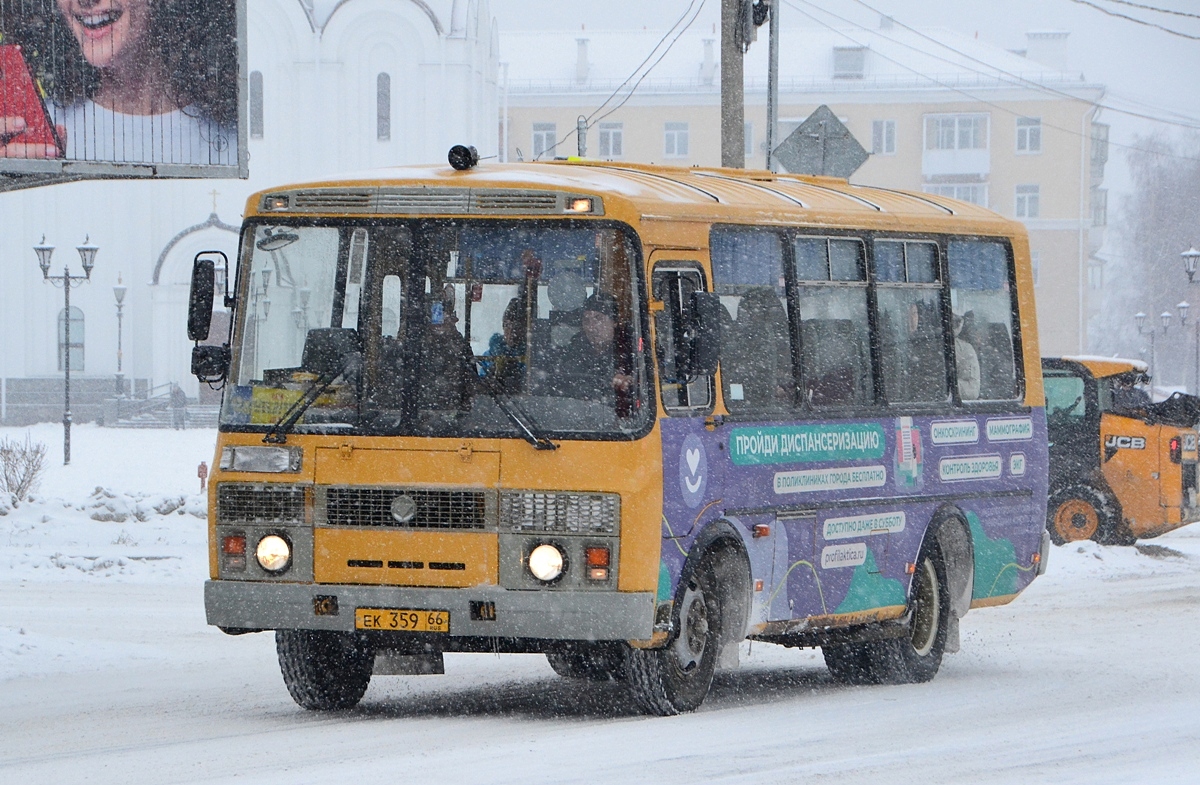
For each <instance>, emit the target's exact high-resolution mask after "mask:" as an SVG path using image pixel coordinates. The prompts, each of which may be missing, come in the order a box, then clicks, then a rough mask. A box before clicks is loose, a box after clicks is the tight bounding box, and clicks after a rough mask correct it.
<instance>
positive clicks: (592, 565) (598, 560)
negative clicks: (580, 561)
mask: <svg viewBox="0 0 1200 785" xmlns="http://www.w3.org/2000/svg"><path fill="white" fill-rule="evenodd" d="M609 558H610V554H609V550H608V548H606V547H604V546H602V545H592V546H589V547H588V548H586V549H584V560H585V561H586V562H587V575H588V578H589V579H590V580H593V581H606V580H608V567H609Z"/></svg>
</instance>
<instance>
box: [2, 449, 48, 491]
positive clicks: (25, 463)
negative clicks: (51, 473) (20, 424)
mask: <svg viewBox="0 0 1200 785" xmlns="http://www.w3.org/2000/svg"><path fill="white" fill-rule="evenodd" d="M45 468H46V445H45V444H42V443H41V442H35V441H33V440H32V439H30V437H29V434H25V442H24V444H22V443H21V442H19V441H16V440H15V439H8V438H3V439H0V493H11V494H12V495H13V496H15V497H16V498H17V499H18V500H19V501H24V500H25V499H28V498H29V494H31V493H33V492H34V491H36V490H37V487H38V483H40V482H41V476H42V471H43V470H44V469H45Z"/></svg>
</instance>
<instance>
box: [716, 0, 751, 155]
mask: <svg viewBox="0 0 1200 785" xmlns="http://www.w3.org/2000/svg"><path fill="white" fill-rule="evenodd" d="M744 4H745V0H721V166H725V167H730V168H734V169H742V168H744V167H745V166H746V98H745V90H744V84H743V68H742V55H743V54H744V53H745V44H744V42H743V40H742V35H743V27H744V24H745V23H744V13H745V12H744Z"/></svg>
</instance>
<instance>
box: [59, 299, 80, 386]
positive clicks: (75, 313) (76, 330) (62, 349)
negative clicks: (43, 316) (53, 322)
mask: <svg viewBox="0 0 1200 785" xmlns="http://www.w3.org/2000/svg"><path fill="white" fill-rule="evenodd" d="M70 348H71V370H72V371H82V370H83V311H81V310H80V309H78V308H76V307H75V306H71V345H70ZM66 350H67V311H66V309H65V308H64V309H63V310H61V311H59V312H58V370H60V371H61V370H64V368H65V366H64V364H63V360H64V358H65V356H66Z"/></svg>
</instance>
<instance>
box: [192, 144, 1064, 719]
mask: <svg viewBox="0 0 1200 785" xmlns="http://www.w3.org/2000/svg"><path fill="white" fill-rule="evenodd" d="M452 158H453V156H452ZM452 163H456V164H457V165H456V167H455V168H451V167H429V168H406V169H391V170H386V171H382V172H380V173H378V174H373V175H370V176H362V177H354V178H348V179H331V180H327V181H322V182H313V183H305V184H300V185H291V186H286V187H280V188H272V189H269V190H266V191H263V192H261V193H257V194H254V195H253V196H252V197H250V199H249V201H248V202H247V205H246V212H245V216H246V217H245V224H244V228H243V232H242V237H241V247H240V251H239V257H238V260H237V265H236V267H237V271H236V285H235V287H234V289H233V290H232V292H226V293H225V303H226V304H227V306H229V307H230V308H231V309H232V311H233V313H234V316H233V319H232V325H233V326H232V328H231V334H230V335H229V336H223V335H222V336H213V337H211V338H210V336H209V335H208V333H209V328H210V315H211V311H212V308H213V298H214V287H215V284H214V279H215V280H223V279H224V278H225V276H223V275H216V276H215V278H214V271H215V270H217V268H218V267H219V266H220V265H222V264H224V262H222V261H221V260H219V259H218V258H216V257H214V255H211V254H208V255H201V256H200V257H198V258H197V262H196V265H195V269H194V272H193V284H192V286H193V288H192V302H191V306H190V311H189V335H190V337H191V338H192V339H194V340H196V341H197V343H198V345H197V347H196V349H195V350H194V353H193V371H194V372H196V373H197V375H198V376H199V377H200V378H201V379H202V380H203V381H207V382H209V383H212V384H214V385H218V384H221V383H224V393H223V403H222V409H221V419H220V432H219V437H218V443H217V454H216V460H215V462H214V463H215V466H216V468H215V469H214V472H213V477H212V483H211V490H210V496H209V502H210V505H209V510H210V514H209V533H210V550H209V557H210V569H211V574H210V580H209V581H208V582H207V583H206V585H205V607H206V611H207V617H208V621H209V623H210V624H213V625H216V626H218V627H220V628H221V629H222V630H224V631H225V632H228V633H233V634H239V633H245V632H258V631H266V630H274V631H275V634H276V642H277V650H278V655H279V661H280V667H281V670H282V673H283V677H284V681H285V683H286V685H287V687H288V689H289V691H290V693H291V695H292V697H293V698H294V699H295V700H296V702H297V703H298V704H299V705H301V706H303V707H305V708H308V709H316V710H322V709H333V708H344V707H349V706H353V705H355V704H356V703H357V702H358V701H359V700H360V699H361V697H362V695H363V693H364V691H365V690H366V687H367V684H368V682H369V680H370V679H371V677H372V675H381V674H429V673H441V672H442V668H443V665H442V655H443V653H445V652H535V653H536V652H542V653H545V655H546V657H547V658H548V660H549V663H550V665H551V666H552V667H553V668H554V670H555V671H557V672H558V673H559V674H561V675H563V676H566V677H575V678H591V679H610V678H611V679H619V680H622V681H624V682H625V683H626V684H627V686H628V690H629V694H630V696H631V699H632V700H634V701H635V702H636V703H637V705H639V706H640V707H642V708H643V710H645V711H647V712H650V713H656V714H663V715H667V714H675V713H679V712H684V711H689V710H692V709H694V708H695V707H697V706H698V705H699V704H700V703H701V702H702V701H703V699H704V697H705V695H706V694H707V692H708V690H709V687H710V684H711V681H712V678H713V673H714V671H715V670H716V669H718V668H731V667H735V666H736V664H737V661H738V652H739V643H740V642H741V641H743V640H745V639H747V638H750V639H753V640H761V641H769V642H773V643H778V644H783V645H787V646H795V647H816V646H819V647H821V648H822V650H823V654H824V657H825V660H826V662H827V664H828V666H829V668H830V671H831V673H832V674H833V676H834V677H835V678H837V679H839V680H842V681H847V682H853V683H889V682H890V683H895V682H916V681H925V680H928V679H930V678H932V677H933V676H934V674H935V673H936V672H937V670H938V667H939V665H940V663H941V660H942V655H943V653H945V652H950V651H956V650H957V648H958V624H959V620H960V619H961V618H962V616H963V615H964V614H965V613H966V612H967V610H968V609H970V608H973V607H978V606H988V605H999V604H1003V603H1007V602H1009V601H1011V600H1012V599H1013V598H1014V597H1016V596H1017V594H1018V593H1019V592H1020V591H1021V590H1022V589H1024V587H1025V586H1027V585H1028V584H1029V583H1030V582H1031V581H1032V580H1033V578H1034V577H1035V575H1037V574H1040V572H1041V570H1042V569H1043V568H1044V565H1045V554H1046V549H1047V538H1046V536H1045V526H1044V521H1045V516H1046V488H1047V473H1046V472H1047V468H1046V467H1047V446H1046V419H1045V412H1044V404H1043V390H1042V377H1041V369H1040V365H1039V359H1038V358H1039V353H1038V346H1037V331H1036V324H1035V320H1034V303H1033V288H1032V280H1031V277H1030V267H1029V251H1028V243H1027V239H1026V235H1025V232H1024V230H1023V229H1022V227H1021V226H1020V224H1017V223H1014V222H1011V221H1008V220H1004V219H1002V218H1000V217H999V216H997V215H995V214H993V213H990V212H988V211H986V210H983V209H981V208H979V207H975V206H972V205H968V204H962V203H958V202H955V201H953V200H949V199H944V198H941V197H938V196H932V195H925V194H914V193H902V192H898V191H892V190H887V189H879V188H867V187H861V186H857V185H851V184H849V183H848V182H847V181H845V180H838V179H831V178H819V177H803V176H793V175H786V174H769V173H766V172H749V171H735V170H725V169H700V168H693V169H672V168H666V167H658V166H641V165H633V164H624V163H599V162H575V161H556V162H546V163H530V164H512V165H500V164H497V165H483V166H476V167H472V166H471V163H472V162H471V161H470V160H467V161H466V163H463V162H462V160H461V157H460V159H459V161H457V162H455V161H452ZM459 167H461V168H459ZM202 341H203V342H204V344H203V345H201V344H200V342H202Z"/></svg>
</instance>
